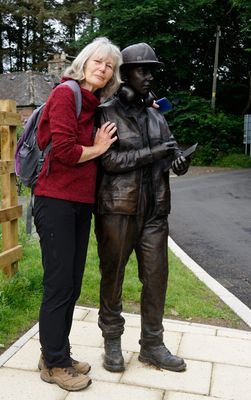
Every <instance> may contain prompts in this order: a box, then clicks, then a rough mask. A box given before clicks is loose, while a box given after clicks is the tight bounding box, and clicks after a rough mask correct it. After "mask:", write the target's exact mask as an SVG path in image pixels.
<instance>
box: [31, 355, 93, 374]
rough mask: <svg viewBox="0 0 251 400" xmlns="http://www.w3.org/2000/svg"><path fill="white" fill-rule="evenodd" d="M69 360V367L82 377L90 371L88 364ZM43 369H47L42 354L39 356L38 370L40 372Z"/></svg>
mask: <svg viewBox="0 0 251 400" xmlns="http://www.w3.org/2000/svg"><path fill="white" fill-rule="evenodd" d="M70 359H71V365H72V367H73V368H74V369H75V370H76V371H77V372H78V373H79V374H84V375H86V374H88V372H89V371H90V369H91V366H90V364H88V363H87V362H80V361H77V360H74V359H73V358H71V357H70ZM44 368H47V367H46V365H45V362H44V357H43V354H41V355H40V359H39V362H38V369H40V370H41V369H44Z"/></svg>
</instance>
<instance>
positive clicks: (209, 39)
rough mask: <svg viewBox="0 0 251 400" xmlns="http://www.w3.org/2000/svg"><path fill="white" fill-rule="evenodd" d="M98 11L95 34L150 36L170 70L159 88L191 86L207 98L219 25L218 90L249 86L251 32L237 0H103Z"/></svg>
mask: <svg viewBox="0 0 251 400" xmlns="http://www.w3.org/2000/svg"><path fill="white" fill-rule="evenodd" d="M240 1H241V0H240ZM96 16H97V18H98V20H99V27H98V29H97V30H96V32H95V34H96V35H106V36H108V37H110V38H111V39H112V40H113V41H114V42H115V43H117V44H118V45H119V46H120V47H121V48H123V47H125V46H127V45H129V44H131V43H135V42H142V41H145V42H147V43H149V44H150V45H151V46H152V47H153V48H154V49H155V51H156V53H157V55H158V57H159V58H160V60H161V61H163V62H164V63H165V72H166V73H164V74H163V73H161V74H159V76H158V82H159V87H158V88H156V91H157V92H159V93H161V94H162V95H163V94H165V93H168V90H171V91H176V90H180V89H182V90H189V91H190V90H191V88H192V89H194V93H195V94H197V95H200V96H203V97H205V98H208V99H210V97H211V87H212V74H213V64H214V50H215V32H216V27H217V25H220V26H221V32H222V36H221V39H220V54H219V70H218V86H217V87H218V90H219V91H221V90H222V92H223V93H224V86H225V85H228V84H231V85H232V84H233V82H235V83H237V82H238V83H240V85H241V86H242V87H243V86H245V88H246V89H247V86H248V71H249V65H250V61H251V58H250V54H249V53H248V52H247V51H245V49H246V48H248V47H249V38H248V36H247V35H245V34H244V31H243V29H244V25H243V20H242V18H241V15H240V10H239V8H237V6H235V5H234V4H233V1H230V0H177V1H175V2H174V1H172V0H167V1H163V0H156V1H155V2H152V1H150V0H139V1H137V2H135V1H132V0H100V1H99V3H98V6H97V11H96ZM91 36H93V33H91ZM250 47H251V46H250ZM245 95H246V93H245ZM244 97H245V96H244ZM244 97H243V98H242V103H244ZM221 98H222V104H221V106H222V107H223V106H224V103H225V102H227V100H228V99H227V98H224V96H223V95H222V94H221ZM218 105H219V103H218Z"/></svg>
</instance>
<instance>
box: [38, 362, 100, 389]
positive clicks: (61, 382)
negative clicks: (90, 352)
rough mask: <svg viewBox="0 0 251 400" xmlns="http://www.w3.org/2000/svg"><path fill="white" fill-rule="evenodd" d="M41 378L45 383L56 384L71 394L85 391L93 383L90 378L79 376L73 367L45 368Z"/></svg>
mask: <svg viewBox="0 0 251 400" xmlns="http://www.w3.org/2000/svg"><path fill="white" fill-rule="evenodd" d="M40 377H41V379H42V380H43V381H45V382H48V383H56V384H57V385H58V386H59V387H61V388H62V389H65V390H68V391H70V392H75V391H77V390H82V389H85V388H87V387H88V386H89V385H90V384H91V383H92V381H91V378H90V377H89V376H87V375H83V374H78V373H77V371H76V370H75V369H74V368H73V367H66V368H57V367H54V368H43V369H42V370H41V372H40Z"/></svg>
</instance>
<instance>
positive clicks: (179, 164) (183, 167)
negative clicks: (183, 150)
mask: <svg viewBox="0 0 251 400" xmlns="http://www.w3.org/2000/svg"><path fill="white" fill-rule="evenodd" d="M189 164H190V158H189V157H187V158H185V157H183V156H180V157H178V158H176V160H174V161H173V162H172V169H173V172H174V173H175V174H177V175H183V174H185V173H186V172H187V170H188V168H189Z"/></svg>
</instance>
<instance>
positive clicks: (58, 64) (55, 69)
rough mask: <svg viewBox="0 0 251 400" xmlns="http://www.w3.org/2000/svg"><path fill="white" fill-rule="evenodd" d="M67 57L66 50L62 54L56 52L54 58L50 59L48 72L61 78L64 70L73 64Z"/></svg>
mask: <svg viewBox="0 0 251 400" xmlns="http://www.w3.org/2000/svg"><path fill="white" fill-rule="evenodd" d="M66 57H67V54H65V53H64V52H63V53H62V54H54V56H53V59H52V60H49V61H48V74H49V75H54V76H56V77H57V78H59V79H60V78H61V76H62V75H63V73H64V70H65V69H66V68H67V67H68V66H69V65H70V64H71V62H70V61H69V60H67V58H66Z"/></svg>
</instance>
